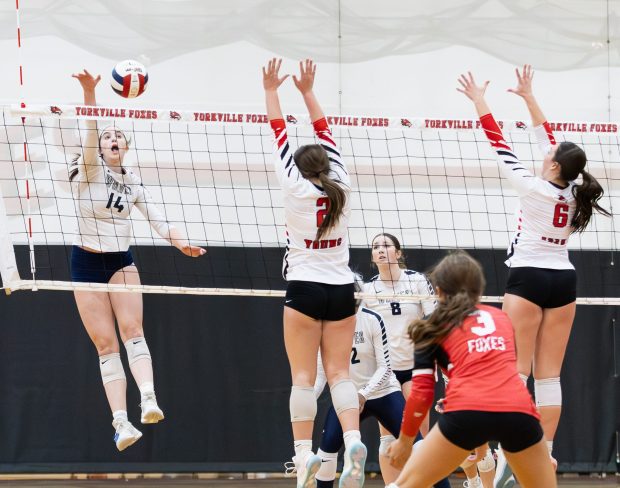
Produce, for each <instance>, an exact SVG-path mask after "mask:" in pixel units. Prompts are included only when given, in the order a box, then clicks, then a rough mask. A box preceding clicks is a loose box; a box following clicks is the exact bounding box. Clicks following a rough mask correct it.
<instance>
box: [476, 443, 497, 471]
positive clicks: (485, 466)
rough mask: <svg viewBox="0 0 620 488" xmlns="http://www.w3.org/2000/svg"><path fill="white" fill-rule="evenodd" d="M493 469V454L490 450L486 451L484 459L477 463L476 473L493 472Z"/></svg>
mask: <svg viewBox="0 0 620 488" xmlns="http://www.w3.org/2000/svg"><path fill="white" fill-rule="evenodd" d="M494 469H495V459H494V458H493V453H492V452H491V449H487V453H486V454H485V455H484V457H483V458H482V459H481V460H480V461H478V471H480V472H481V473H487V472H489V471H493V470H494Z"/></svg>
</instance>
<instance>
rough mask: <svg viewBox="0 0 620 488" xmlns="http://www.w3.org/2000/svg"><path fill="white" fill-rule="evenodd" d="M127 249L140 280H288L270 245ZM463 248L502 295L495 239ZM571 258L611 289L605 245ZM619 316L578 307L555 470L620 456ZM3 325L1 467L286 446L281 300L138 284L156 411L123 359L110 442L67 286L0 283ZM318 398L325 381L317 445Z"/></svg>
mask: <svg viewBox="0 0 620 488" xmlns="http://www.w3.org/2000/svg"><path fill="white" fill-rule="evenodd" d="M133 252H134V257H135V258H136V263H137V265H138V267H139V269H140V271H141V276H142V279H143V282H144V283H148V284H162V283H165V284H171V285H178V284H183V285H186V286H222V287H231V286H233V287H240V288H248V287H253V288H255V289H269V288H276V289H284V287H285V283H284V281H283V280H282V279H281V277H280V272H279V270H280V265H281V251H280V250H279V249H256V248H247V249H244V248H210V249H209V254H208V255H207V257H204V258H200V259H195V260H193V259H190V258H186V257H184V256H182V255H181V254H180V253H178V252H177V251H176V250H174V249H171V248H167V247H135V248H133ZM471 253H472V254H473V255H474V256H475V257H476V258H477V259H479V260H480V261H481V263H482V264H483V266H484V268H485V270H486V275H487V281H488V284H487V289H486V294H488V295H501V294H502V292H503V286H504V282H505V277H506V271H507V270H506V268H505V267H504V265H503V264H502V261H503V259H504V252H503V251H492V250H472V251H471ZM17 254H18V262H19V264H20V268H21V273H22V277H27V276H28V273H27V271H28V265H27V258H26V256H27V250H26V249H25V248H24V247H18V248H17ZM444 254H445V251H442V250H415V251H411V252H408V253H407V257H408V265H409V267H410V268H412V269H416V270H421V271H424V270H427V269H428V268H429V267H430V266H431V265H432V263H434V262H435V261H436V260H437V259H439V258H440V257H441V256H443V255H444ZM69 255H70V248H69V247H64V246H50V247H47V248H39V249H38V250H37V254H36V257H37V269H38V270H39V271H38V275H37V276H38V278H40V279H50V278H53V279H64V280H67V279H69V274H68V257H69ZM571 258H572V261H573V263H574V264H575V266H576V267H577V270H578V275H579V285H578V286H579V289H578V292H579V296H620V279H619V278H618V273H617V271H616V269H615V267H614V266H613V265H612V264H611V263H612V261H613V256H612V255H611V253H609V252H573V253H572V254H571ZM352 265H353V267H354V268H356V269H358V270H359V271H360V272H361V273H362V274H363V275H364V277H365V278H369V277H370V276H372V274H374V273H373V271H372V270H371V269H370V252H369V250H368V249H354V250H352ZM616 318H617V307H608V306H579V307H578V309H577V317H576V320H575V324H574V328H573V333H572V337H571V340H570V343H569V347H568V351H567V355H566V360H565V364H564V369H563V372H562V378H563V395H564V411H563V416H562V420H561V422H560V427H559V430H558V434H557V437H556V442H555V449H554V451H555V456H556V457H557V458H558V460H559V463H560V465H559V469H560V470H561V471H598V472H603V471H609V472H613V471H616V469H617V466H616V463H615V459H616V449H617V440H616V432H617V431H618V427H619V415H618V413H619V412H620V402H619V395H618V391H619V389H618V388H619V386H620V385H619V380H618V368H619V359H618V357H617V354H618V352H617V351H618V350H619V349H618V346H620V339H619V336H620V334H618V332H619V331H618V327H617V326H616V325H615V323H616ZM0 325H1V329H0V330H1V331H2V333H1V335H0V439H1V440H0V472H5V473H9V472H66V471H71V472H110V471H112V472H129V471H131V472H136V471H157V472H161V471H174V472H183V471H235V472H246V471H248V472H251V471H281V470H283V466H282V463H283V462H285V461H287V460H290V457H291V456H292V454H293V450H292V435H291V430H290V424H289V414H288V396H289V391H290V374H289V370H288V364H287V360H286V355H285V351H284V344H283V339H282V299H279V298H259V297H233V296H226V297H218V296H194V295H149V294H145V295H144V326H145V332H146V337H147V341H148V344H149V347H150V349H151V353H152V356H153V358H154V369H155V382H156V391H157V395H158V400H159V403H160V405H161V407H162V408H163V410H164V412H165V414H166V419H165V420H164V421H163V422H162V423H160V424H158V425H149V426H140V425H139V411H140V410H139V406H138V404H139V396H138V391H137V387H136V385H135V383H134V381H133V379H132V378H131V375H130V374H129V368H128V367H127V364H126V362H125V367H126V373H127V376H128V410H129V418H130V420H132V421H133V422H134V423H135V424H136V425H138V426H139V428H140V429H141V430H142V431H143V433H144V437H143V438H142V439H141V440H140V441H139V442H138V443H137V444H136V445H134V446H132V447H130V448H128V449H127V450H126V451H124V452H122V453H119V452H118V451H117V450H116V447H115V445H114V442H113V441H112V437H113V434H114V430H113V428H112V426H111V414H110V411H109V407H108V405H107V401H106V398H105V393H104V390H103V387H102V385H101V379H100V373H99V366H98V361H97V357H96V352H95V348H94V346H93V345H92V344H91V342H90V340H89V339H88V336H87V335H86V332H85V330H84V328H83V326H82V324H81V321H80V319H79V316H78V313H77V309H76V306H75V302H74V299H73V295H72V293H70V292H60V291H37V292H30V291H22V292H15V293H13V294H12V295H10V296H5V295H4V294H2V295H1V296H0ZM614 329H615V330H614ZM122 354H123V361H125V358H124V352H123V353H122ZM438 388H441V386H438ZM438 394H439V392H438ZM328 404H329V395H328V394H324V395H323V396H322V397H321V400H320V402H319V414H318V417H317V426H316V429H315V446H316V445H317V444H316V443H318V435H320V428H321V423H322V420H323V418H324V414H325V411H326V408H327V406H328ZM362 432H363V436H364V441H365V442H366V444H367V446H368V448H369V460H368V467H369V468H370V469H378V464H377V450H378V430H377V426H376V423H375V422H373V421H367V422H366V423H365V424H364V425H363V428H362Z"/></svg>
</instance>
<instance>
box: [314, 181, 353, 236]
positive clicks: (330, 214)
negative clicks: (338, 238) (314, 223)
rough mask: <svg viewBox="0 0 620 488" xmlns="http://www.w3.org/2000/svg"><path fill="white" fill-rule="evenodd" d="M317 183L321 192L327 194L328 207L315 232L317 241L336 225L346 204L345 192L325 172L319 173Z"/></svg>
mask: <svg viewBox="0 0 620 488" xmlns="http://www.w3.org/2000/svg"><path fill="white" fill-rule="evenodd" d="M319 181H320V182H321V187H322V188H323V191H324V192H325V193H326V194H327V198H329V205H328V206H327V214H326V215H325V218H324V219H323V222H321V225H320V226H319V228H318V230H317V231H316V240H317V241H318V240H320V239H321V238H322V237H323V236H324V235H325V234H326V233H327V232H328V231H330V230H331V229H332V228H334V227H335V226H336V224H338V221H339V220H340V217H341V216H342V214H343V212H344V206H345V204H346V202H347V194H346V193H345V191H344V190H343V189H342V187H341V186H340V185H339V184H338V183H336V182H335V181H334V180H332V179H331V178H330V177H329V176H328V175H327V172H326V171H321V172H320V173H319Z"/></svg>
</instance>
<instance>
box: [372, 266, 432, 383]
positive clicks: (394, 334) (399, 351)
mask: <svg viewBox="0 0 620 488" xmlns="http://www.w3.org/2000/svg"><path fill="white" fill-rule="evenodd" d="M363 292H364V293H368V294H373V295H376V298H365V299H364V306H365V307H367V308H370V309H372V310H374V311H375V312H379V314H380V315H381V316H382V317H383V320H384V322H385V326H386V329H387V333H388V339H389V341H390V352H391V357H392V367H393V368H394V370H396V371H405V370H408V369H411V368H413V343H412V342H411V339H410V338H409V334H408V332H407V329H408V328H409V324H410V323H411V321H412V320H415V319H420V318H422V317H424V316H425V315H429V314H430V313H431V312H432V311H433V310H434V309H435V301H434V300H424V301H419V300H418V301H414V300H407V299H406V297H407V296H408V295H429V296H432V295H434V291H433V285H431V283H430V281H428V279H427V278H426V276H424V275H423V274H422V273H418V272H417V271H412V270H410V269H403V270H401V273H400V278H399V279H398V280H397V281H395V282H394V283H393V284H392V283H387V284H386V283H384V282H383V281H382V280H381V279H380V278H379V275H377V276H375V277H374V278H372V279H371V280H370V281H369V282H368V283H365V284H364V288H363ZM381 295H402V296H403V298H404V299H403V300H400V299H398V298H383V297H382V296H381Z"/></svg>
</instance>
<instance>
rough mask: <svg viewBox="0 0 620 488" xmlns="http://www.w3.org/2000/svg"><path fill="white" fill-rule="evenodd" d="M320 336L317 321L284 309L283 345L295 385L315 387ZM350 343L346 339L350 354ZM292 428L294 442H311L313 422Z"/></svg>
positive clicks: (319, 323)
mask: <svg viewBox="0 0 620 488" xmlns="http://www.w3.org/2000/svg"><path fill="white" fill-rule="evenodd" d="M321 333H322V332H321V321H320V320H315V319H313V318H312V317H309V316H307V315H305V314H303V313H301V312H298V311H297V310H294V309H292V308H290V307H284V345H285V347H286V355H287V356H288V361H289V365H290V368H291V377H292V379H293V385H294V386H302V387H309V388H311V387H314V381H315V380H316V362H317V358H318V354H319V344H320V343H321ZM352 343H353V341H352V340H349V342H348V348H349V351H350V350H351V344H352ZM347 357H348V356H347ZM323 360H324V359H323ZM358 421H359V420H358ZM292 426H293V438H294V439H295V440H307V439H312V429H313V427H314V421H313V420H307V421H302V422H292Z"/></svg>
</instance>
